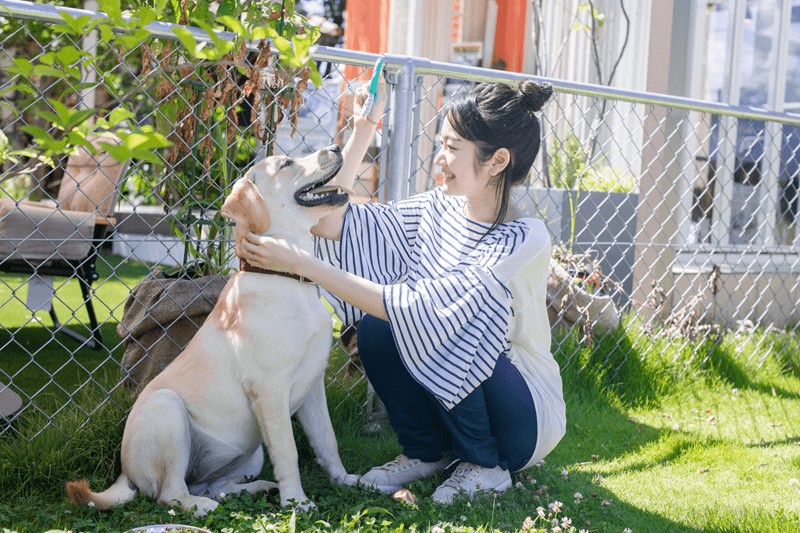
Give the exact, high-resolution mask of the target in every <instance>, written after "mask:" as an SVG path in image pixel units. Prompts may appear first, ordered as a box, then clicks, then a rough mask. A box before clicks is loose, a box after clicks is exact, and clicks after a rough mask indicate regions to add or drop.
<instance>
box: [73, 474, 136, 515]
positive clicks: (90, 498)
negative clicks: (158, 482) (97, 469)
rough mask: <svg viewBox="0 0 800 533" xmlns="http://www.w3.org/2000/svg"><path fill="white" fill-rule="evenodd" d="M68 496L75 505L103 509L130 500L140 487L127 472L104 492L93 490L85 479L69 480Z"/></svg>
mask: <svg viewBox="0 0 800 533" xmlns="http://www.w3.org/2000/svg"><path fill="white" fill-rule="evenodd" d="M66 489H67V496H69V499H70V500H72V503H74V504H75V505H88V506H90V507H96V508H98V509H101V510H106V509H111V508H112V507H114V506H117V505H120V504H123V503H125V502H129V501H131V500H132V499H133V497H134V496H136V493H137V492H138V489H137V488H136V485H134V484H133V482H132V481H131V480H130V479H128V476H126V475H125V474H122V475H120V476H119V477H118V478H117V480H116V481H115V482H114V484H113V485H111V486H110V487H109V488H108V489H106V490H104V491H103V492H92V491H91V489H89V482H88V481H86V480H85V479H79V480H78V481H67V485H66Z"/></svg>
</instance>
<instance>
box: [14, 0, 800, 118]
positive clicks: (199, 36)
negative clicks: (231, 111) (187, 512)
mask: <svg viewBox="0 0 800 533" xmlns="http://www.w3.org/2000/svg"><path fill="white" fill-rule="evenodd" d="M2 13H5V14H8V15H10V16H12V17H15V18H21V19H28V20H34V21H38V22H45V23H60V22H62V21H63V18H62V16H61V13H68V14H69V15H71V16H72V17H76V18H77V17H79V16H89V17H92V18H101V17H102V18H107V16H106V15H105V14H104V13H95V12H93V11H87V10H84V9H76V8H68V7H63V6H53V5H48V4H39V3H33V2H26V1H23V0H0V14H2ZM177 27H182V28H185V29H186V30H188V31H190V32H191V33H192V35H193V36H194V37H195V39H196V40H197V41H211V38H210V37H209V35H208V34H207V33H206V32H205V30H203V29H201V28H195V27H193V26H182V25H179V24H172V23H168V22H152V23H150V24H148V25H147V29H148V30H149V31H151V32H152V34H153V36H154V37H157V38H163V39H172V40H175V39H177V36H176V35H175V33H174V32H173V28H177ZM215 33H216V36H217V37H218V38H220V39H225V40H233V39H234V38H235V37H236V34H235V33H233V32H226V31H216V32H215ZM248 48H249V49H251V50H256V43H249V44H248ZM313 57H314V59H316V60H318V61H328V62H332V63H340V62H341V63H348V64H353V65H356V66H362V67H370V66H372V65H373V64H374V62H375V59H376V58H377V54H371V53H367V52H357V51H353V50H345V49H342V48H331V47H327V46H318V47H317V48H316V50H315V51H314V53H313ZM386 68H387V70H390V71H396V72H398V71H404V72H406V73H409V74H411V75H413V76H421V75H435V76H443V77H448V78H457V79H469V80H471V81H479V82H484V81H485V82H495V81H500V82H506V83H519V82H520V81H522V80H524V79H529V78H532V77H534V78H536V79H538V80H541V81H547V82H549V83H551V84H552V85H553V88H554V89H555V90H557V91H561V92H564V93H567V94H575V95H580V96H589V97H596V98H608V99H612V100H620V101H624V102H631V103H635V104H646V105H654V106H664V107H674V108H678V109H685V110H687V111H697V112H701V113H711V114H717V115H729V116H733V117H736V118H739V119H748V120H765V121H772V122H779V123H783V124H788V125H793V126H800V115H798V114H794V113H781V112H778V111H770V110H767V109H760V108H755V107H749V106H737V105H731V104H725V103H719V102H709V101H704V100H694V99H691V98H684V97H681V96H672V95H668V94H657V93H647V92H641V91H630V90H627V89H620V88H617V87H607V86H605V85H596V84H589V83H576V82H570V81H567V80H559V79H554V78H542V77H538V76H532V75H530V74H519V73H515V72H505V71H499V70H493V69H487V68H481V67H470V66H467V65H457V64H453V63H445V62H440V61H431V60H428V59H424V58H419V57H409V56H400V55H393V54H386Z"/></svg>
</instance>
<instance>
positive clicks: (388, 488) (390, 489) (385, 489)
mask: <svg viewBox="0 0 800 533" xmlns="http://www.w3.org/2000/svg"><path fill="white" fill-rule="evenodd" d="M358 486H359V487H361V488H362V489H372V490H376V491H378V492H381V493H383V494H388V495H390V496H391V495H392V494H394V493H395V492H397V491H398V490H400V489H402V488H403V486H402V485H377V484H370V483H360V482H359V484H358Z"/></svg>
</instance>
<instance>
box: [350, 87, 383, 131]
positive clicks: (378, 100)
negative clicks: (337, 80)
mask: <svg viewBox="0 0 800 533" xmlns="http://www.w3.org/2000/svg"><path fill="white" fill-rule="evenodd" d="M369 83H370V82H367V83H365V84H364V85H362V86H361V87H359V88H358V89H357V90H356V99H355V104H354V106H353V120H354V127H355V126H359V125H360V124H363V123H370V124H372V125H373V126H377V125H378V123H379V122H380V121H381V118H382V117H383V112H384V110H385V109H386V80H384V79H383V76H382V75H381V77H380V78H379V79H378V91H377V92H378V94H377V96H375V102H374V103H373V104H372V110H370V112H369V114H368V115H367V116H366V117H363V116H361V108H362V107H363V106H364V102H365V101H366V99H367V95H368V94H369Z"/></svg>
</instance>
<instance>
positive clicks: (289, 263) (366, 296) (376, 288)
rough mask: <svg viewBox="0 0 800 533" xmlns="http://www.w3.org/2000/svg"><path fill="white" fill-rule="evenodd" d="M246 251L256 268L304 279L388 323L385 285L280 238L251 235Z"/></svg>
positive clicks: (247, 257)
mask: <svg viewBox="0 0 800 533" xmlns="http://www.w3.org/2000/svg"><path fill="white" fill-rule="evenodd" d="M242 248H243V249H244V251H245V254H244V255H245V259H246V260H247V262H248V263H250V264H251V265H253V266H257V267H259V268H264V269H267V270H277V271H278V272H290V273H292V274H297V275H299V276H303V277H305V278H308V279H310V280H312V281H314V283H316V284H318V285H319V286H320V287H322V288H323V289H325V290H327V291H329V292H331V293H332V294H334V295H336V296H338V297H339V298H341V299H343V300H344V301H346V302H348V303H350V304H351V305H353V306H355V307H358V308H359V309H361V310H362V311H364V312H365V313H369V314H370V315H372V316H376V317H378V318H380V319H382V320H388V317H387V315H386V308H385V307H384V305H383V286H382V285H378V284H377V283H373V282H372V281H369V280H366V279H364V278H360V277H358V276H355V275H353V274H350V273H348V272H345V271H344V270H340V269H338V268H336V267H335V266H333V265H330V264H328V263H325V262H323V261H321V260H320V259H317V258H315V257H314V256H313V255H311V254H309V253H308V252H306V251H304V250H301V249H300V248H298V247H297V246H295V245H293V244H289V243H288V242H286V240H284V239H281V238H280V237H262V236H260V235H256V234H255V233H248V234H247V235H246V236H245V238H244V239H242Z"/></svg>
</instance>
